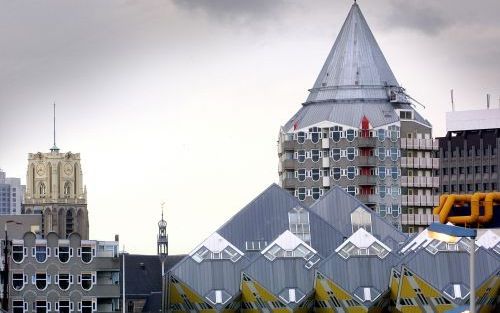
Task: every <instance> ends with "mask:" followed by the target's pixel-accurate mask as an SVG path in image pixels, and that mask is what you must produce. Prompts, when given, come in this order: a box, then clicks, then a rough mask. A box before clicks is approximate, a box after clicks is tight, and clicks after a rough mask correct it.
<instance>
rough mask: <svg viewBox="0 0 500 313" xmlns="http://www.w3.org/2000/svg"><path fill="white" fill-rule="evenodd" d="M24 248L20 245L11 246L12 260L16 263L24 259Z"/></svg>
mask: <svg viewBox="0 0 500 313" xmlns="http://www.w3.org/2000/svg"><path fill="white" fill-rule="evenodd" d="M24 256H25V250H24V247H23V246H22V245H13V246H12V260H14V262H16V263H21V262H22V261H23V260H24Z"/></svg>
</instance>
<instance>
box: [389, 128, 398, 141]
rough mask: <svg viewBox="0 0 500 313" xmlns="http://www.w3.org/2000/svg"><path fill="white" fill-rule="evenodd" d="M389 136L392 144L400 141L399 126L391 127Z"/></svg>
mask: <svg viewBox="0 0 500 313" xmlns="http://www.w3.org/2000/svg"><path fill="white" fill-rule="evenodd" d="M389 136H390V138H391V141H392V142H396V141H398V138H399V136H400V133H399V126H396V125H392V126H389Z"/></svg>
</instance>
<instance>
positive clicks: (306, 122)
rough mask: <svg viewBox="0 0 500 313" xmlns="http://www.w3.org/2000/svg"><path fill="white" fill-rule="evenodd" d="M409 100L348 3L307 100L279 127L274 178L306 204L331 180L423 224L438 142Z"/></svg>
mask: <svg viewBox="0 0 500 313" xmlns="http://www.w3.org/2000/svg"><path fill="white" fill-rule="evenodd" d="M410 99H411V97H409V96H408V94H407V93H406V91H405V90H404V89H403V88H402V87H401V86H400V85H399V84H398V82H397V80H396V78H395V76H394V74H393V72H392V70H391V68H390V67H389V65H388V63H387V61H386V59H385V57H384V55H383V53H382V51H381V49H380V47H379V46H378V44H377V42H376V40H375V38H374V36H373V34H372V32H371V30H370V28H369V26H368V24H367V22H366V20H365V18H364V16H363V14H362V13H361V10H360V8H359V5H358V4H356V3H354V4H353V5H352V7H351V10H350V11H349V14H348V16H347V18H346V20H345V22H344V25H343V26H342V28H341V30H340V33H339V34H338V36H337V39H336V40H335V43H334V45H333V48H332V49H331V51H330V53H329V55H328V57H327V59H326V61H325V63H324V65H323V68H322V69H321V71H320V73H319V75H318V77H317V79H316V82H315V83H314V86H313V88H311V89H310V90H309V96H308V98H307V100H306V102H305V103H303V104H302V107H301V108H300V109H299V111H298V112H297V113H296V114H294V115H293V116H292V118H290V119H289V120H288V121H287V122H286V123H285V124H284V125H283V126H282V127H281V129H280V135H279V140H278V156H279V169H278V171H279V177H280V185H281V186H282V187H283V188H285V189H286V190H288V191H289V192H290V193H292V194H293V195H294V196H296V197H297V198H298V199H299V200H300V201H302V202H304V203H305V204H307V205H310V204H312V203H314V202H315V201H317V200H318V199H319V198H320V197H322V196H323V195H324V194H326V193H327V190H328V189H330V188H331V187H332V186H334V185H338V186H341V187H342V188H344V189H345V190H346V191H348V192H349V193H350V194H351V195H355V196H356V197H357V198H358V199H360V200H361V201H362V202H363V203H364V204H366V205H367V206H369V207H370V208H371V209H373V210H375V211H377V212H379V213H380V214H381V215H382V216H384V217H385V218H386V219H387V220H388V221H389V222H390V223H392V224H393V225H395V226H396V227H399V228H400V229H402V230H404V231H405V232H415V231H417V230H421V229H423V228H425V226H426V225H428V224H429V223H431V222H433V216H432V213H431V210H432V206H434V205H435V204H437V197H435V196H434V191H435V189H436V188H437V187H438V186H439V184H438V179H437V178H436V177H434V171H433V169H437V168H438V165H439V164H438V159H437V158H433V151H434V150H437V142H434V141H433V140H432V126H431V124H430V123H429V122H428V121H427V120H426V119H425V118H423V117H422V116H421V115H420V113H419V112H418V111H416V110H415V108H414V106H413V105H412V103H411V102H410Z"/></svg>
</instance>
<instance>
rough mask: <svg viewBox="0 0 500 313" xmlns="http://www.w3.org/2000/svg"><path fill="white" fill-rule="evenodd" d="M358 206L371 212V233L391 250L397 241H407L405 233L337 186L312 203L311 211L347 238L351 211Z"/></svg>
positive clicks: (396, 246) (397, 245)
mask: <svg viewBox="0 0 500 313" xmlns="http://www.w3.org/2000/svg"><path fill="white" fill-rule="evenodd" d="M358 207H362V208H363V209H364V210H365V211H366V212H368V213H370V214H371V220H372V231H371V233H372V235H373V236H375V237H376V238H377V239H378V240H380V241H382V242H383V243H384V244H386V245H387V246H389V247H390V248H391V249H392V250H398V249H399V243H404V242H406V241H407V238H408V237H407V236H406V235H405V234H403V233H402V232H401V231H399V230H398V229H397V228H396V227H394V226H393V225H391V224H390V223H389V222H388V221H387V220H386V219H384V218H382V217H380V216H379V215H378V214H377V213H376V212H374V211H373V210H371V209H370V208H368V207H367V206H365V205H364V204H363V203H362V202H361V201H359V200H358V199H356V198H355V197H353V196H351V195H349V194H348V193H347V192H346V191H345V190H343V189H342V188H340V187H338V186H334V187H332V188H331V189H330V190H329V191H328V192H327V193H326V194H325V195H324V196H323V197H321V198H320V199H319V200H318V201H316V202H315V203H313V204H312V205H311V211H313V212H315V213H317V214H318V215H319V216H321V217H322V218H323V219H324V220H326V221H327V222H328V223H330V224H331V225H332V226H333V227H334V228H335V229H337V230H338V231H339V232H340V233H342V234H343V236H344V237H346V238H348V237H350V236H351V235H352V234H353V232H352V225H351V213H352V212H353V211H354V210H355V209H357V208H358Z"/></svg>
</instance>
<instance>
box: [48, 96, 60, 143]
mask: <svg viewBox="0 0 500 313" xmlns="http://www.w3.org/2000/svg"><path fill="white" fill-rule="evenodd" d="M53 107H54V125H53V130H54V145H53V146H52V148H50V151H51V152H59V148H58V147H57V145H56V102H55V101H54V104H53Z"/></svg>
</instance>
